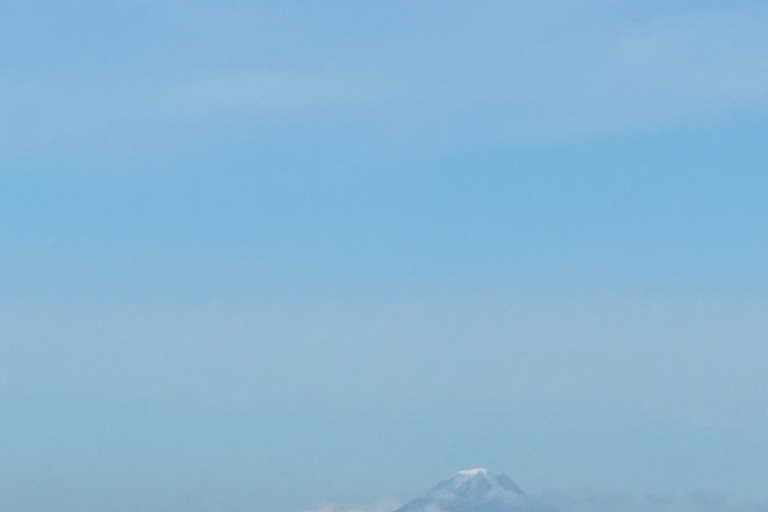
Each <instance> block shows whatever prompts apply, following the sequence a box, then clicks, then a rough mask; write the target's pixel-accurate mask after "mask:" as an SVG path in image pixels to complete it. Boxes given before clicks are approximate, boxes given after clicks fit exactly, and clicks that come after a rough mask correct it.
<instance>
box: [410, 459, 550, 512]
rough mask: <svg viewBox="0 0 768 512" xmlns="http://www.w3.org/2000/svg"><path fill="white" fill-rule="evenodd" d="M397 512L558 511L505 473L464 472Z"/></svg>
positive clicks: (470, 470)
mask: <svg viewBox="0 0 768 512" xmlns="http://www.w3.org/2000/svg"><path fill="white" fill-rule="evenodd" d="M395 512H556V511H555V510H554V509H553V508H552V507H549V506H547V505H545V504H543V503H540V502H538V501H536V500H535V499H532V498H529V497H528V496H526V495H525V493H523V491H521V490H520V488H519V487H518V486H517V485H515V483H514V482H513V481H512V480H510V479H509V478H507V477H506V476H504V475H494V474H492V473H489V472H488V471H487V470H486V469H483V468H478V469H469V470H466V471H461V472H459V473H457V474H456V475H454V476H453V477H452V478H450V479H448V480H445V481H443V482H440V483H439V484H438V485H437V487H435V488H434V489H432V490H431V491H430V492H428V493H427V494H426V495H425V496H422V497H421V498H418V499H415V500H413V501H412V502H410V503H407V504H406V505H404V506H403V507H401V508H399V509H398V510H396V511H395Z"/></svg>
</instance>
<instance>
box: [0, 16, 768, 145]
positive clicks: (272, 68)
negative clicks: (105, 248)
mask: <svg viewBox="0 0 768 512" xmlns="http://www.w3.org/2000/svg"><path fill="white" fill-rule="evenodd" d="M483 7H484V8H483V9H475V10H473V11H472V12H467V11H466V9H464V8H461V7H460V6H459V5H458V4H455V5H454V4H447V5H446V6H445V7H443V10H442V11H441V12H440V16H430V17H426V18H424V20H423V23H422V24H420V25H419V26H420V27H421V30H420V31H414V30H409V29H408V28H407V26H406V27H403V26H402V24H395V23H393V24H392V26H371V27H368V28H369V30H367V31H366V30H365V29H366V27H367V25H366V23H368V24H370V23H372V22H370V21H367V18H365V17H363V15H364V14H366V12H367V11H366V12H364V10H360V11H359V12H357V11H355V12H354V13H353V14H354V16H353V15H350V16H351V17H352V18H350V19H346V18H345V17H344V16H342V15H341V14H339V13H337V15H338V16H337V18H338V19H336V18H334V19H332V20H325V22H326V23H327V24H329V26H333V28H334V29H335V31H334V33H338V32H339V31H342V32H343V30H342V29H343V28H347V29H348V30H347V31H348V32H349V35H348V36H346V39H344V40H342V41H339V40H337V39H338V38H337V37H331V36H330V35H327V36H325V37H321V38H319V39H311V38H306V37H302V36H299V35H297V34H295V33H293V34H291V33H288V35H285V36H273V37H275V38H278V40H276V41H273V42H272V44H273V45H275V46H276V47H277V48H280V49H281V50H280V52H281V53H277V54H276V55H277V57H276V58H277V59H278V60H277V62H274V63H267V62H266V60H265V59H266V57H263V58H261V57H260V58H252V59H248V60H247V61H246V63H244V64H240V65H234V64H232V63H228V62H227V61H226V60H224V59H222V60H221V62H219V63H217V64H216V65H215V66H213V65H212V64H211V63H200V64H190V63H189V62H186V61H183V60H182V59H177V61H176V62H175V63H174V62H173V61H171V62H170V63H168V65H165V66H161V65H160V64H161V61H158V60H157V59H159V57H153V54H148V55H147V56H146V62H145V63H144V64H142V65H141V66H139V65H130V66H129V65H126V67H123V68H120V69H119V72H118V71H116V70H115V69H113V68H114V65H112V64H103V63H91V64H90V65H89V67H86V68H84V69H79V70H78V71H77V72H75V71H74V70H69V71H62V70H61V69H59V68H53V67H47V68H45V67H44V68H41V69H37V70H35V71H34V72H31V71H29V70H23V69H17V70H15V71H13V72H11V71H7V72H6V73H5V75H3V76H0V93H1V94H0V112H2V114H3V115H2V121H0V134H2V136H3V139H4V140H5V141H6V142H4V144H3V145H2V146H1V147H0V152H1V153H3V154H10V155H13V154H30V153H32V154H38V153H39V152H40V148H41V146H42V147H43V148H45V149H44V151H47V152H54V153H56V152H61V151H65V150H70V151H71V150H75V151H77V150H78V149H81V150H82V149H88V150H89V151H96V150H98V151H106V152H110V151H112V152H114V151H116V150H117V149H119V148H125V147H126V146H128V147H129V148H131V149H132V150H135V151H137V152H140V153H141V152H144V153H147V152H150V153H151V152H152V151H160V150H162V148H165V150H167V151H171V152H174V151H179V150H181V149H187V148H188V147H189V146H190V145H192V146H194V145H196V144H198V143H199V142H200V140H203V141H206V143H207V144H211V143H213V144H216V143H217V141H218V137H219V136H220V137H223V138H225V139H226V138H228V135H227V134H229V138H231V136H232V134H234V133H236V132H238V131H250V132H254V133H261V132H269V131H271V130H274V128H275V127H278V126H300V127H301V128H302V129H307V130H310V131H312V130H315V131H317V132H320V133H327V132H329V131H330V132H332V133H335V134H336V135H335V136H336V137H337V138H338V139H339V140H341V141H343V140H345V139H346V138H349V137H353V136H355V137H359V136H360V133H366V134H367V138H368V139H369V140H370V141H371V142H372V143H373V141H379V142H378V143H380V144H382V145H385V146H387V147H389V146H392V145H393V144H394V145H398V144H409V143H413V142H414V141H418V143H419V144H446V143H450V144H456V143H461V144H476V143H478V142H483V141H486V142H487V141H489V140H491V141H492V140H526V139H531V138H534V139H542V138H544V139H552V138H559V137H570V136H573V135H576V134H594V133H606V132H617V131H618V132H623V131H632V130H639V129H640V130H645V129H653V128H658V127H664V126H669V125H675V124H679V123H685V122H691V121H696V122H699V121H702V120H705V121H706V120H717V119H720V118H722V117H723V116H726V117H727V116H732V115H742V114H745V113H746V114H750V113H754V112H757V111H760V112H762V111H764V110H765V109H766V106H768V92H767V91H766V88H765V87H763V86H762V84H764V83H765V82H766V79H768V58H766V56H765V52H763V51H762V49H763V48H765V47H766V45H768V35H766V34H765V31H764V30H763V27H764V26H765V24H766V21H768V20H766V15H765V13H763V12H762V11H754V10H752V11H750V10H749V9H746V8H744V7H739V6H736V7H733V8H731V9H730V10H726V9H723V8H721V9H719V10H688V11H678V12H666V11H665V10H664V9H662V8H659V7H654V8H649V9H648V11H650V14H646V15H645V16H634V17H635V18H637V19H633V16H629V15H627V14H626V13H625V12H624V11H622V10H621V9H620V8H619V7H617V6H616V5H615V4H614V3H612V2H586V3H580V4H567V5H562V6H560V7H559V8H554V6H550V7H552V8H551V9H537V8H534V7H525V6H523V7H521V6H510V7H503V6H502V5H501V4H499V3H497V2H485V3H484V5H483ZM381 9H382V10H383V11H382V12H381V13H380V14H381V15H382V16H385V15H386V14H387V13H388V11H387V8H385V7H381ZM390 9H391V8H390ZM203 14H204V13H202V14H201V13H198V15H201V16H202V15H203ZM389 14H392V13H389ZM401 15H402V16H405V17H411V18H414V19H421V17H422V16H425V14H424V13H421V12H420V11H419V10H418V8H417V7H410V8H408V9H406V11H405V12H404V13H401ZM243 16H247V13H244V14H243ZM291 20H292V22H295V23H300V22H302V20H303V18H302V16H301V14H293V15H292V17H291ZM598 21H599V23H598ZM190 23H191V21H190ZM354 23H358V24H359V26H358V25H354ZM509 24H511V25H512V26H513V28H514V30H511V29H510V27H509ZM193 25H194V24H192V25H191V26H193ZM347 25H349V26H347ZM219 29H220V30H221V31H222V32H226V31H227V30H229V31H234V32H237V31H239V30H244V29H243V28H240V27H239V26H235V25H232V26H228V25H223V26H221V27H219ZM376 30H378V31H379V32H381V33H382V34H386V37H379V38H377V39H371V38H370V37H369V35H368V32H370V33H375V32H376ZM220 35H221V34H220ZM208 36H210V38H213V35H211V34H208ZM208 36H206V37H208ZM265 37H266V36H265ZM279 38H283V39H279ZM285 38H288V39H285ZM222 40H223V41H225V42H224V43H218V44H217V43H215V42H213V41H214V39H206V40H205V41H203V40H202V39H201V41H199V42H198V44H201V45H202V43H203V42H204V43H205V46H204V47H205V48H206V50H207V51H210V52H218V53H224V54H226V52H228V51H230V52H231V51H235V50H236V49H237V51H245V49H241V48H235V46H228V45H233V44H234V43H232V42H226V39H225V38H222ZM158 43H160V42H158ZM291 47H296V48H298V49H301V50H302V52H303V53H302V54H303V55H307V56H314V57H315V59H314V60H312V59H309V60H307V59H306V58H305V59H297V58H295V57H292V55H294V54H293V53H290V52H289V53H285V52H288V50H285V49H284V48H291ZM257 50H259V48H254V49H253V52H254V55H260V53H259V52H258V51H257ZM201 51H202V50H201ZM282 53H285V55H282ZM294 53H295V52H294ZM281 55H282V57H281ZM155 61H156V62H155ZM153 62H154V64H152V63H153ZM185 62H186V63H185ZM350 125H351V127H350ZM345 126H346V127H347V128H344V127H345ZM329 127H330V129H329ZM361 127H364V129H361ZM345 130H346V131H345ZM169 148H170V149H169Z"/></svg>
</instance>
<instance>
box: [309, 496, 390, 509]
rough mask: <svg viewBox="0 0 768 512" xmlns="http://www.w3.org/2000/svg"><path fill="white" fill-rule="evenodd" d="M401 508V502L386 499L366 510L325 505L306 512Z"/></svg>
mask: <svg viewBox="0 0 768 512" xmlns="http://www.w3.org/2000/svg"><path fill="white" fill-rule="evenodd" d="M400 506H401V504H400V502H399V501H397V500H395V499H393V498H386V499H384V500H381V501H380V502H378V503H376V504H375V505H373V506H371V507H369V508H366V509H363V508H354V507H353V508H348V507H343V506H341V505H335V504H331V503H327V504H325V505H321V506H320V507H319V508H316V509H310V510H305V511H304V512H393V511H395V510H397V509H398V508H400Z"/></svg>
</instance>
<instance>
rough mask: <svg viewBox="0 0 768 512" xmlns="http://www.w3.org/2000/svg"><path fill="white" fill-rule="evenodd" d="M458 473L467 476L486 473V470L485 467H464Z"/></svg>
mask: <svg viewBox="0 0 768 512" xmlns="http://www.w3.org/2000/svg"><path fill="white" fill-rule="evenodd" d="M459 474H460V475H467V476H474V475H478V474H482V475H487V474H488V470H487V469H485V468H475V469H465V470H464V471H459Z"/></svg>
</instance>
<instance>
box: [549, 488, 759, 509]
mask: <svg viewBox="0 0 768 512" xmlns="http://www.w3.org/2000/svg"><path fill="white" fill-rule="evenodd" d="M543 499H545V500H547V501H548V502H549V503H552V504H553V505H554V506H555V507H556V508H558V509H559V510H561V511H562V512H764V511H767V510H768V503H766V502H754V501H749V500H747V499H739V498H734V497H728V496H725V495H723V494H721V493H718V492H715V491H710V490H699V491H694V492H690V493H687V494H673V493H669V494H660V493H649V494H630V493H622V492H611V491H608V490H602V491H583V492H580V493H571V494H568V493H563V494H560V493H551V494H548V495H546V496H544V497H543Z"/></svg>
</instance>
